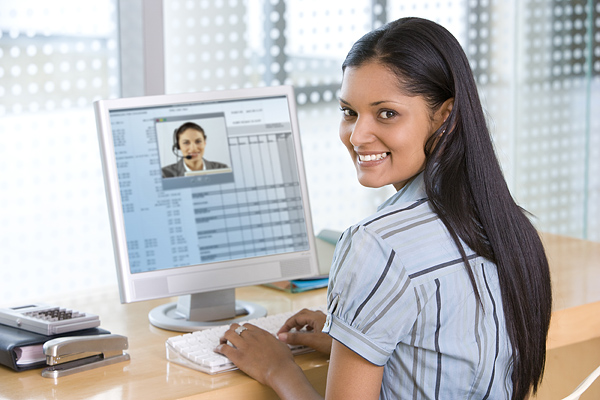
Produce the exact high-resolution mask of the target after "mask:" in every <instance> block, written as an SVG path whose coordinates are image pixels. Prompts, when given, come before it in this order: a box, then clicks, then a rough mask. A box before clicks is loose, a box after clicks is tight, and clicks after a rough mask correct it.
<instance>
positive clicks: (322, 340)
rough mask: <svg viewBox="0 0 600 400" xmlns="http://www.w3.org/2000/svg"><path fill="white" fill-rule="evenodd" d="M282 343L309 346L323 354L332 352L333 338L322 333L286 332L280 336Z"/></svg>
mask: <svg viewBox="0 0 600 400" xmlns="http://www.w3.org/2000/svg"><path fill="white" fill-rule="evenodd" d="M278 338H279V340H280V341H282V342H284V343H286V344H289V345H301V346H308V347H310V348H313V349H315V350H317V351H320V352H322V353H325V354H327V353H330V352H331V336H329V335H328V334H326V333H320V332H297V333H295V332H286V333H282V334H279V335H278Z"/></svg>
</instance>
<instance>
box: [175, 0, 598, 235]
mask: <svg viewBox="0 0 600 400" xmlns="http://www.w3.org/2000/svg"><path fill="white" fill-rule="evenodd" d="M599 14H600V5H598V4H594V2H593V1H592V0H589V1H586V0H569V1H564V0H551V1H537V0H528V1H517V0H504V1H486V0H480V1H475V0H452V1H417V0H413V1H406V0H390V1H366V0H363V1H361V0H354V1H332V2H326V3H324V2H322V1H317V0H304V1H299V0H288V1H270V0H265V1H217V2H208V1H202V2H189V1H183V0H166V1H165V26H166V31H165V38H166V43H167V52H168V57H167V60H166V67H167V88H166V90H167V92H181V91H191V90H208V89H221V88H233V87H243V86H261V85H278V84H283V83H285V84H292V85H294V87H295V89H296V92H297V100H298V103H299V105H300V127H301V130H302V134H303V143H304V148H305V158H306V160H307V162H306V165H307V167H306V168H307V174H308V178H309V184H310V188H311V191H310V192H311V198H312V199H313V205H312V207H313V212H314V217H315V226H316V228H317V230H318V229H319V228H322V227H332V228H338V229H342V228H344V227H345V226H346V225H348V224H351V223H353V222H355V221H356V220H357V219H359V218H360V217H362V216H364V215H367V214H369V213H370V212H372V211H373V210H374V209H375V207H376V205H377V204H378V203H379V202H380V201H381V200H382V199H383V198H384V197H386V196H387V195H389V191H388V190H386V189H384V190H380V191H374V190H372V189H364V188H362V187H360V185H358V183H357V182H356V179H355V176H354V171H353V168H352V165H351V164H350V161H349V157H348V155H347V154H346V152H345V150H344V149H343V148H342V147H341V145H340V144H339V139H338V138H337V125H338V120H339V114H338V112H337V107H338V106H337V104H336V103H337V102H336V95H337V90H338V87H339V83H340V79H341V71H340V65H341V62H342V60H343V58H344V57H345V55H346V53H347V51H348V50H349V48H350V46H351V45H352V43H353V42H354V41H355V40H356V39H358V38H359V37H360V36H362V34H364V33H365V32H367V31H369V30H370V29H372V28H373V27H377V26H380V25H381V24H382V23H384V22H386V21H389V20H393V19H397V18H400V17H405V16H418V17H425V18H429V19H432V20H435V21H436V22H438V23H440V24H442V25H444V26H445V27H447V28H448V29H449V30H450V31H451V32H452V33H453V34H454V35H455V36H456V37H457V38H458V40H459V41H460V43H461V44H462V45H463V47H464V49H465V51H466V53H467V56H468V57H469V60H470V63H471V67H472V69H473V72H474V74H475V78H476V80H477V83H478V87H479V90H480V95H481V98H482V102H483V104H484V108H485V111H486V113H487V116H488V122H489V125H490V128H491V131H492V133H493V137H494V142H495V144H496V148H497V152H498V156H499V158H500V160H501V163H502V166H503V169H504V171H505V175H506V178H507V181H508V183H509V186H510V188H511V190H512V192H513V195H514V196H515V198H516V199H517V200H518V202H519V203H520V204H521V205H522V206H523V207H525V208H526V209H528V210H529V211H530V212H531V213H532V214H533V216H534V217H533V218H534V222H535V224H536V225H537V226H538V228H539V229H541V230H544V231H548V232H553V233H559V234H565V235H570V236H575V237H586V238H589V239H593V240H600V227H599V225H600V217H599V210H598V208H599V204H600V201H599V196H600V195H599V192H600V183H599V178H598V177H597V176H598V175H600V174H599V172H600V166H599V165H598V163H599V162H600V161H599V160H600V157H598V148H599V146H598V142H599V140H600V139H598V135H599V132H600V129H599V125H600V123H599V122H598V118H599V116H598V113H597V112H594V110H599V109H600V103H599V99H598V98H599V94H598V86H599V83H598V75H599V70H600V50H599V45H598V43H599V40H600V33H599V27H598V25H599V24H600V18H599ZM335 198H338V199H350V198H351V199H353V200H352V202H342V204H336V205H335V206H334V207H332V205H331V204H329V202H330V201H331V199H335Z"/></svg>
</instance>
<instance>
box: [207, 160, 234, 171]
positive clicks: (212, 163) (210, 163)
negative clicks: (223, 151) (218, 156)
mask: <svg viewBox="0 0 600 400" xmlns="http://www.w3.org/2000/svg"><path fill="white" fill-rule="evenodd" d="M204 164H205V165H206V169H222V168H229V166H228V165H227V164H224V163H222V162H218V161H208V160H204Z"/></svg>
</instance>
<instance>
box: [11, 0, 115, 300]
mask: <svg viewBox="0 0 600 400" xmlns="http://www.w3.org/2000/svg"><path fill="white" fill-rule="evenodd" d="M0 32H1V34H0V171H1V173H0V189H1V193H2V194H1V195H0V227H1V229H0V248H1V250H0V264H1V265H2V267H1V271H2V273H1V277H2V282H3V288H2V296H1V299H0V300H1V301H2V305H1V306H13V305H18V304H15V302H17V301H23V300H22V299H28V298H40V297H41V298H45V299H47V301H49V302H51V301H52V298H53V296H54V295H55V294H56V293H63V292H69V291H72V290H74V289H77V288H81V289H85V288H88V287H93V286H94V285H102V284H104V285H107V284H111V285H116V275H115V268H114V261H113V257H112V243H111V238H110V228H109V226H108V218H107V217H108V212H107V210H106V201H105V195H104V184H103V179H102V173H101V169H100V157H99V149H98V141H97V138H96V125H95V120H94V113H93V110H92V102H93V101H94V100H95V99H98V98H106V97H111V96H113V97H114V96H117V95H118V92H119V90H118V87H119V79H118V75H117V67H118V58H117V50H118V48H117V40H116V13H115V2H114V1H106V0H104V1H94V2H73V1H53V2H46V1H34V0H18V1H10V0H3V1H2V2H0Z"/></svg>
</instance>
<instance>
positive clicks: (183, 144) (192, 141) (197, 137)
mask: <svg viewBox="0 0 600 400" xmlns="http://www.w3.org/2000/svg"><path fill="white" fill-rule="evenodd" d="M205 147H206V140H205V139H204V135H203V134H202V132H199V131H198V130H196V129H186V130H185V131H183V133H182V134H181V135H179V148H180V149H181V153H182V154H183V156H184V157H185V156H191V157H192V158H191V159H192V160H200V159H202V157H203V156H204V148H205Z"/></svg>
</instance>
